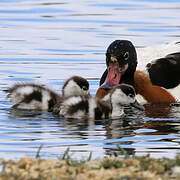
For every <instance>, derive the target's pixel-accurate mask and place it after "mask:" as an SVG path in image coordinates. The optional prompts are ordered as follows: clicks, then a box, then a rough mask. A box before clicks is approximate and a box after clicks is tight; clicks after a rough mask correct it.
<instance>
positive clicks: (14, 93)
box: [5, 76, 89, 111]
mask: <svg viewBox="0 0 180 180" xmlns="http://www.w3.org/2000/svg"><path fill="white" fill-rule="evenodd" d="M88 90H89V83H88V81H87V80H86V79H84V78H82V77H80V76H73V77H71V78H69V79H68V80H67V81H66V82H65V83H64V86H63V88H62V96H61V95H59V94H57V93H56V92H54V91H53V90H51V89H49V88H47V87H44V86H43V85H39V84H34V83H21V84H15V85H14V86H12V87H11V88H9V89H8V90H5V92H6V93H8V96H7V97H8V98H10V100H11V101H12V103H13V104H14V105H13V108H17V109H27V110H41V111H54V108H55V107H56V105H57V104H58V105H59V104H61V102H62V100H63V98H64V97H68V96H71V95H87V94H88V93H89V91H88Z"/></svg>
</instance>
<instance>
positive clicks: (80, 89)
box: [62, 76, 89, 97]
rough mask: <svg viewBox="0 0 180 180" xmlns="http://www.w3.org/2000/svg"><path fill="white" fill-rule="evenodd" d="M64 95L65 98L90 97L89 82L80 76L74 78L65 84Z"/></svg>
mask: <svg viewBox="0 0 180 180" xmlns="http://www.w3.org/2000/svg"><path fill="white" fill-rule="evenodd" d="M62 95H63V96H64V97H69V96H74V95H89V82H88V81H87V80H86V79H84V78H82V77H80V76H72V77H71V78H69V79H68V80H67V81H66V82H65V83H64V85H63V88H62Z"/></svg>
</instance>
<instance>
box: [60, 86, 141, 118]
mask: <svg viewBox="0 0 180 180" xmlns="http://www.w3.org/2000/svg"><path fill="white" fill-rule="evenodd" d="M124 105H132V106H135V107H136V108H138V109H143V106H141V105H139V104H138V103H137V101H136V99H135V90H134V88H133V87H132V86H131V85H127V84H120V85H118V86H116V87H114V88H113V89H112V90H111V93H110V103H108V102H105V101H103V100H101V99H99V98H96V97H90V96H80V95H79V96H71V97H68V98H66V99H65V100H64V101H63V102H62V104H61V107H60V112H59V114H60V115H62V116H64V117H66V118H78V119H79V118H92V119H104V118H115V117H120V116H122V115H123V114H124V110H123V106H124Z"/></svg>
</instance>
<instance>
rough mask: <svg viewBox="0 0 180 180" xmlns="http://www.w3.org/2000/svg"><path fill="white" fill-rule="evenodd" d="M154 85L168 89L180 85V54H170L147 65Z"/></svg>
mask: <svg viewBox="0 0 180 180" xmlns="http://www.w3.org/2000/svg"><path fill="white" fill-rule="evenodd" d="M146 69H147V71H148V73H149V77H150V79H151V82H152V84H154V85H158V86H161V87H164V88H166V89H170V88H175V87H176V86H178V85H179V84H180V78H179V77H180V52H177V53H173V54H169V55H167V56H165V57H164V58H160V59H156V60H154V61H151V62H150V63H148V64H147V65H146Z"/></svg>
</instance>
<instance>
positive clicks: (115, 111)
mask: <svg viewBox="0 0 180 180" xmlns="http://www.w3.org/2000/svg"><path fill="white" fill-rule="evenodd" d="M123 114H124V110H123V107H122V106H120V105H115V104H114V105H113V104H112V114H111V117H112V118H114V117H119V116H122V115H123Z"/></svg>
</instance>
